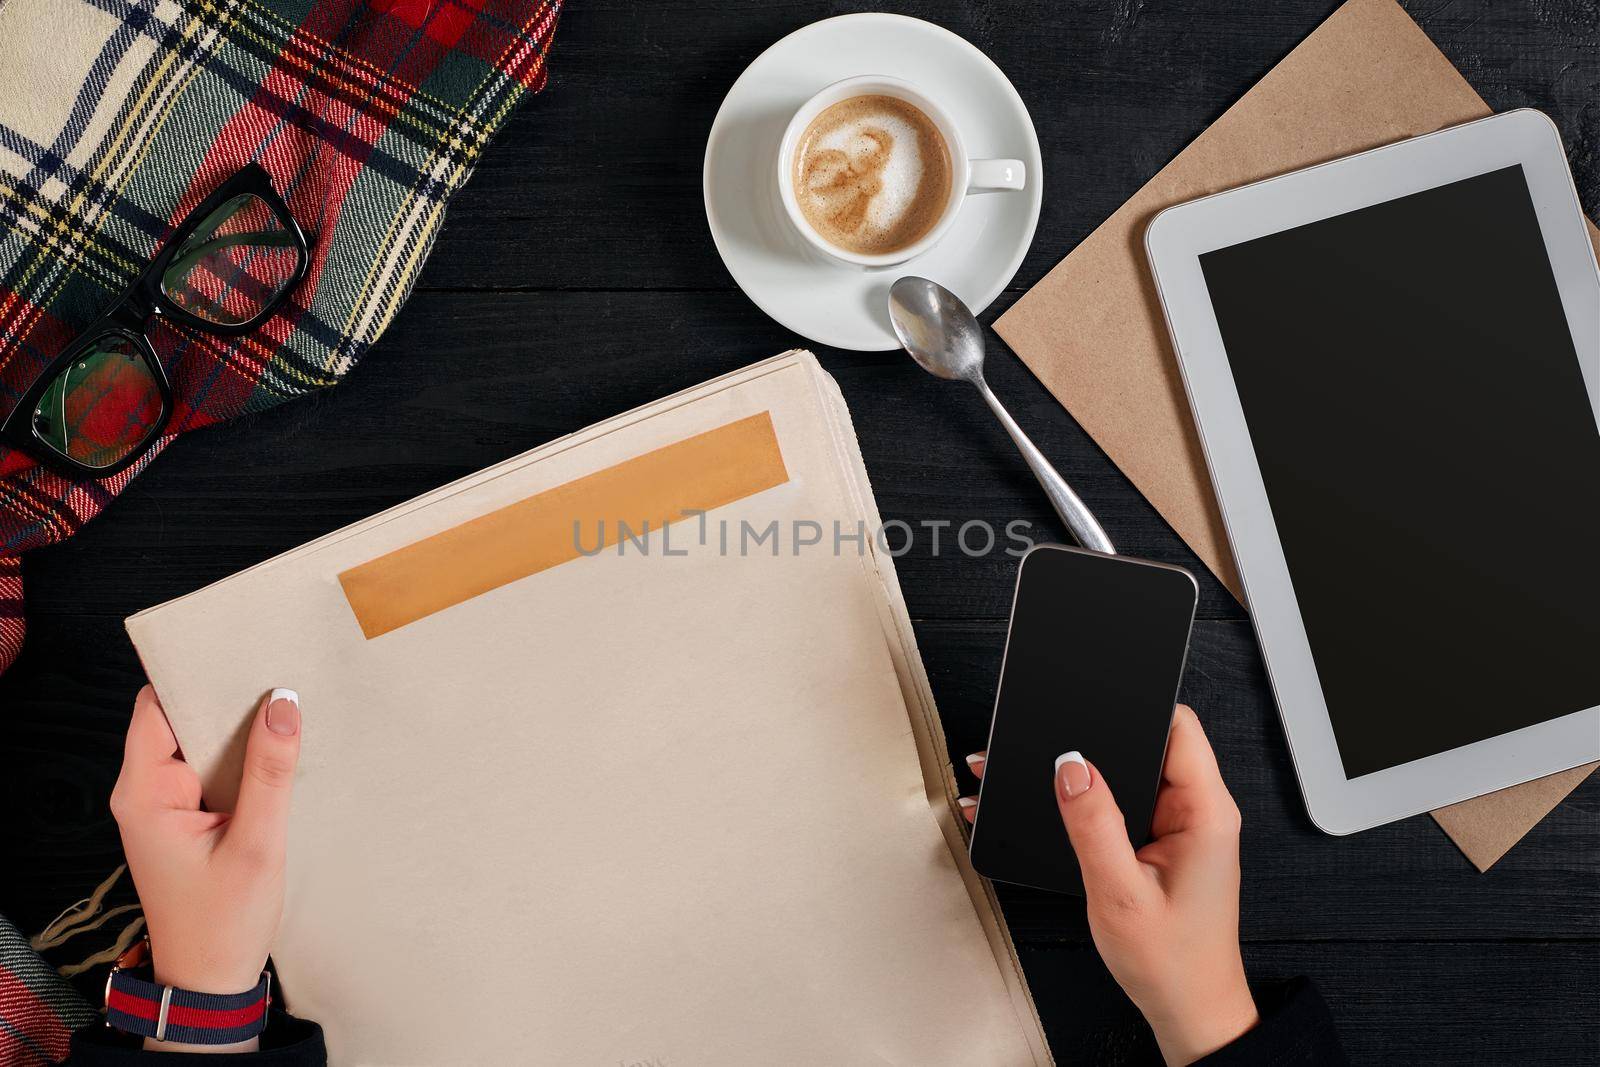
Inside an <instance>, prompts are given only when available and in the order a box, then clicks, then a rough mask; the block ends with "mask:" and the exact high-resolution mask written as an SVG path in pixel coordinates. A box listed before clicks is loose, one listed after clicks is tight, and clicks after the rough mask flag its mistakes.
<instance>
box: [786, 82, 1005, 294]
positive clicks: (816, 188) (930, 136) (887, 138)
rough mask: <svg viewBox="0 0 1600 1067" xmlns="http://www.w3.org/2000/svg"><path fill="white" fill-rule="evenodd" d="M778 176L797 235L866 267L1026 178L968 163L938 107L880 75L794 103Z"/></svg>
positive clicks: (925, 241)
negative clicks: (970, 203)
mask: <svg viewBox="0 0 1600 1067" xmlns="http://www.w3.org/2000/svg"><path fill="white" fill-rule="evenodd" d="M830 109H833V110H831V111H830ZM819 119H821V120H822V121H821V124H820V128H817V129H813V127H814V125H818V123H819ZM897 151H898V152H899V153H900V154H901V155H900V157H897V156H896V155H895V153H896V152H897ZM801 153H805V158H804V159H802V158H801ZM913 157H914V158H913ZM777 171H778V174H777V179H778V198H779V200H780V201H781V202H782V203H783V208H784V212H785V214H787V215H788V217H789V220H790V221H791V222H792V223H793V224H794V227H795V229H797V230H799V231H800V235H801V237H803V238H804V239H805V240H806V241H807V242H809V243H810V244H811V245H812V246H813V247H814V248H816V249H817V250H818V251H819V252H821V253H822V254H823V255H825V256H828V257H830V258H832V259H835V260H838V261H839V262H842V263H848V264H851V265H853V266H857V267H865V268H872V267H888V266H893V265H894V264H897V263H904V262H905V261H907V260H909V259H913V258H915V257H916V256H919V255H921V254H922V253H923V252H926V251H927V250H928V249H930V248H932V247H933V246H934V245H935V244H937V243H938V242H939V240H940V239H941V238H943V237H944V235H945V234H947V233H948V232H949V231H950V228H951V227H952V226H954V225H955V221H956V217H957V216H958V215H959V214H960V212H961V207H962V205H963V204H964V203H965V202H966V198H967V195H968V194H970V193H974V192H980V191H988V190H1017V189H1021V188H1023V185H1024V183H1025V182H1026V180H1027V174H1026V168H1025V167H1024V166H1023V164H1022V161H1021V160H1016V159H972V158H971V157H970V156H968V154H967V148H966V141H965V140H964V139H963V137H962V136H961V130H960V128H959V127H958V126H957V125H956V124H955V122H954V121H952V120H951V118H950V116H949V113H948V112H946V111H945V109H944V108H943V107H941V106H940V105H939V104H938V102H937V101H935V100H934V99H933V98H932V97H930V96H929V95H928V94H927V93H926V92H924V91H923V90H921V89H919V88H918V87H917V86H915V85H913V84H911V83H910V82H907V81H904V80H902V79H900V78H891V77H887V76H882V75H864V76H861V77H856V78H846V79H845V80H843V81H839V82H834V83H833V84H832V85H829V86H828V87H827V88H825V89H823V90H822V91H821V92H819V93H817V94H816V95H814V96H812V97H811V98H810V99H809V100H807V101H806V102H805V103H804V104H802V105H801V106H800V109H799V110H798V111H796V112H795V114H794V117H793V118H791V119H790V120H789V125H788V127H787V128H786V129H785V130H784V134H783V139H782V140H781V141H780V142H779V146H778V159H777ZM913 172H914V173H913Z"/></svg>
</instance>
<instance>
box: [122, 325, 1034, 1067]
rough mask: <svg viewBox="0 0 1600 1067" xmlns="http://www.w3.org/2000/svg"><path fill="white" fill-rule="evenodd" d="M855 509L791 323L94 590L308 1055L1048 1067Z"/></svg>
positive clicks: (861, 473)
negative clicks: (502, 454)
mask: <svg viewBox="0 0 1600 1067" xmlns="http://www.w3.org/2000/svg"><path fill="white" fill-rule="evenodd" d="M879 527H880V521H879V518H878V514H877V509H876V506H875V504H874V502H873V499H872V493H871V488H870V486H869V485H868V483H867V477H866V471H865V468H864V467H863V466H862V462H861V455H860V451H859V449H858V447H857V444H856V439H855V434H854V431H853V430H852V428H851V424H850V416H849V412H848V411H847V410H846V408H845V405H844V402H843V399H842V398H841V396H840V394H839V391H838V388H837V386H835V384H834V382H833V380H832V379H831V378H830V377H828V375H827V374H825V373H824V372H823V371H822V369H821V368H820V367H819V366H818V364H817V362H816V360H815V359H814V358H813V357H812V356H811V355H810V354H809V353H806V352H790V353H786V354H784V355H781V356H778V357H775V358H773V359H769V360H766V361H764V362H761V363H757V364H755V365H754V366H751V367H748V368H746V369H744V370H741V371H738V372H736V373H733V374H729V375H726V376H724V377H722V378H718V379H716V380H714V381H711V382H708V383H706V384H705V385H702V386H699V387H697V388H694V389H690V390H687V391H685V392H683V393H679V394H677V395H675V396H672V397H668V398H667V399H664V400H661V401H658V402H656V403H653V404H648V405H646V406H644V407H642V408H639V409H637V410H635V411H632V412H630V413H628V414H626V415H622V416H619V417H617V418H614V419H611V420H608V421H606V422H602V423H600V424H598V425H596V426H592V427H590V428H588V429H586V430H582V431H579V432H578V433H575V434H572V435H571V436H568V437H564V438H561V439H560V440H557V441H554V442H552V443H550V444H548V445H545V446H544V447H541V448H538V449H535V450H533V451H532V452H529V453H526V454H525V455H522V456H518V457H516V458H515V459H511V460H508V461H506V462H505V463H502V464H499V465H498V466H495V467H492V468H490V469H488V470H485V471H482V472H480V473H478V474H475V475H472V476H470V477H467V478H464V479H462V480H461V481H458V482H456V483H454V484H451V485H448V486H445V487H444V488H441V489H438V490H435V491H434V492H431V493H428V494H425V495H423V496H421V497H418V498H417V499H415V500H413V501H410V502H409V503H406V504H402V505H400V506H398V507H395V508H392V509H390V510H389V511H386V512H383V513H382V514H379V515H376V516H373V517H372V518H369V519H366V520H364V521H362V522H359V523H356V524H355V525H353V526H350V527H348V528H346V529H344V530H340V531H338V532H336V533H332V534H329V535H328V536H326V537H323V538H320V539H318V540H316V541H313V542H312V543H310V544H308V545H305V546H303V547H301V548H298V549H295V550H293V551H291V552H288V553H285V554H284V555H282V556H279V557H277V558H275V559H271V560H268V561H266V562H265V563H262V564H260V565H258V566H255V567H252V568H250V569H249V570H246V571H244V572H242V573H240V574H237V575H234V576H233V577H230V578H227V579H225V580H223V581H221V582H218V583H216V584H214V585H211V586H208V587H206V588H204V589H201V590H199V591H197V592H194V593H191V594H189V595H187V596H184V597H181V598H179V599H177V600H174V601H171V602H170V603H167V604H163V605H161V606H159V607H155V608H151V609H149V610H147V611H144V612H141V613H139V614H138V615H135V616H134V617H132V618H131V619H129V620H128V630H129V633H130V634H131V635H132V637H133V641H134V644H135V646H136V647H137V649H138V651H139V655H140V657H141V658H142V659H143V661H144V664H145V667H146V669H147V670H148V672H149V675H150V679H151V681H152V682H153V684H154V685H155V687H156V690H157V691H158V692H159V694H160V696H161V699H162V703H163V705H164V706H165V708H166V710H167V714H168V715H169V717H170V718H171V720H172V725H173V728H174V730H175V731H176V733H177V736H178V739H179V742H180V743H181V745H182V747H183V751H184V753H185V755H186V757H187V758H188V759H189V761H190V762H191V763H193V764H195V765H196V767H197V768H198V770H199V773H200V775H201V779H202V782H203V783H204V788H205V795H206V797H207V799H208V802H209V803H210V804H211V805H212V806H213V807H214V808H217V809H219V810H227V809H229V808H231V805H232V803H233V800H234V791H235V787H236V783H237V781H238V774H239V767H240V762H241V757H242V753H243V747H242V746H243V737H244V729H245V727H246V725H247V723H248V721H249V719H250V715H251V713H252V711H253V710H254V708H255V707H256V705H257V703H258V702H259V700H260V698H261V696H262V694H263V692H264V691H265V690H266V689H269V688H271V687H273V686H278V685H283V686H292V687H294V688H295V689H297V690H298V691H299V693H300V696H301V700H302V702H303V706H304V709H305V713H304V714H305V718H304V730H305V740H304V746H303V751H302V756H301V763H300V769H299V776H298V780H297V783H296V789H295V799H294V813H293V817H292V822H291V828H290V845H289V875H288V897H287V903H286V907H285V915H284V920H283V926H282V930H281V932H280V934H279V937H278V941H277V945H276V949H275V951H274V960H275V963H276V966H277V969H278V973H279V976H280V980H281V983H282V989H283V990H284V993H285V995H286V997H287V1006H288V1007H289V1009H290V1010H291V1011H294V1012H295V1013H297V1014H300V1015H303V1016H306V1017H308V1018H312V1019H316V1020H317V1021H319V1022H321V1023H322V1025H323V1026H324V1028H325V1029H326V1032H327V1038H328V1045H329V1050H330V1054H331V1057H332V1060H333V1062H336V1063H342V1064H344V1063H382V1064H394V1063H427V1064H442V1063H487V1062H504V1063H509V1062H530V1061H534V1062H540V1063H559V1064H576V1063H593V1064H615V1063H618V1062H622V1063H632V1062H636V1061H644V1062H659V1063H669V1064H741V1065H743V1064H751V1063H817V1064H821V1063H828V1064H844V1063H873V1064H916V1065H929V1064H963V1065H968V1064H977V1063H981V1064H985V1065H996V1064H998V1065H1006V1064H1042V1063H1048V1062H1049V1061H1050V1053H1049V1050H1048V1048H1047V1046H1046V1043H1045V1040H1044V1036H1043V1033H1042V1030H1041V1028H1040V1025H1039V1021H1038V1016H1037V1014H1036V1012H1035V1011H1034V1007H1033V1003H1032V1000H1031V998H1030V996H1029V993H1028V988H1027V985H1026V982H1025V981H1024V978H1023V975H1022V971H1021V968H1020V966H1019V965H1018V961H1017V957H1016V953H1015V951H1014V949H1013V947H1012V944H1011V940H1010V937H1009V935H1008V933H1007V931H1006V928H1005V925H1004V921H1003V920H1002V918H1001V916H1000V914H999V911H998V908H997V907H996V905H995V901H994V899H993V896H992V893H991V892H990V889H989V887H988V885H987V883H986V882H984V881H983V880H982V879H981V878H979V877H978V876H977V875H975V874H974V873H973V871H972V869H971V868H970V867H969V866H968V864H967V860H966V853H965V846H964V841H963V833H962V829H961V821H960V819H959V815H958V812H957V809H956V805H955V797H956V791H955V783H954V779H953V777H952V774H951V771H950V761H949V756H948V754H947V753H946V751H945V745H944V735H943V732H942V730H941V727H940V725H939V719H938V713H937V711H936V710H935V708H934V704H933V699H932V696H931V694H930V692H929V689H928V683H927V678H926V676H925V674H924V671H923V667H922V663H921V660H920V659H919V657H918V654H917V649H916V644H915V641H914V638H913V635H912V630H911V625H910V620H909V619H908V617H907V614H906V608H905V604H904V602H903V600H902V599H901V595H900V590H899V586H898V583H897V582H896V579H895V573H894V566H893V562H892V560H891V559H890V557H889V555H888V553H887V552H886V551H884V547H883V545H882V543H881V542H880V541H879V539H878V530H879ZM530 1050H532V1051H531V1052H530Z"/></svg>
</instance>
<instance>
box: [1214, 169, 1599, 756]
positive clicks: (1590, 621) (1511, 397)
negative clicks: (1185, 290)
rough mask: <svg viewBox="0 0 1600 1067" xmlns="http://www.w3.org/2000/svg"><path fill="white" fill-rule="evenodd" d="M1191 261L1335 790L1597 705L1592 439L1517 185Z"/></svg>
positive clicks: (1384, 211) (1522, 183) (1377, 212)
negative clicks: (1211, 313) (1303, 643)
mask: <svg viewBox="0 0 1600 1067" xmlns="http://www.w3.org/2000/svg"><path fill="white" fill-rule="evenodd" d="M1200 262H1201V266H1202V268H1203V270H1204V273H1205V279H1206V285H1207V286H1208V288H1209V289H1210V294H1211V300H1212V304H1213V306H1214V307H1215V309H1216V314H1217V321H1218V323H1219V325H1220V327H1221V331H1222V340H1223V344H1224V345H1225V347H1226V349H1227V353H1228V361H1229V363H1230V365H1231V366H1232V368H1233V376H1234V381H1235V383H1236V385H1237V387H1238V391H1239V397H1240V401H1241V403H1242V404H1243V407H1244V415H1245V421H1246V423H1247V424H1248V426H1249V430H1250V436H1251V439H1252V442H1253V443H1254V446H1255V455H1256V459H1257V461H1258V463H1259V464H1260V467H1261V475H1262V478H1263V480H1264V482H1265V484H1266V491H1267V497H1268V499H1269V501H1270V503H1271V505H1272V514H1273V518H1274V520H1275V521H1276V523H1277V527H1278V533H1279V537H1280V538H1281V540H1282V542H1283V550H1284V555H1285V557H1286V558H1287V561H1288V567H1289V575H1290V578H1291V580H1292V582H1293V584H1294V591H1295V596H1296V598H1297V599H1298V601H1299V604H1300V611H1301V614H1302V617H1303V618H1304V620H1305V626H1306V631H1307V634H1308V636H1309V639H1310V644H1311V652H1312V656H1313V658H1314V660H1315V662H1316V669H1317V674H1318V678H1319V680H1320V682H1321V684H1322V691H1323V694H1324V696H1325V697H1326V700H1327V704H1328V712H1329V715H1330V717H1331V719H1332V723H1333V730H1334V734H1335V735H1336V737H1337V740H1338V745H1339V755H1340V757H1341V758H1342V760H1343V762H1344V770H1345V774H1346V775H1347V776H1349V777H1352V778H1353V777H1357V776H1359V775H1363V774H1368V773H1370V772H1373V771H1378V770H1382V769H1384V768H1386V767H1393V766H1395V765H1397V764H1401V763H1405V762H1407V761H1409V760H1414V759H1419V758H1421V757H1424V756H1429V755H1433V754H1435V753H1438V752H1443V751H1446V750H1447V749H1451V748H1456V747H1458V746H1460V745H1465V744H1470V743H1471V742H1474V741H1479V740H1482V739H1484V738H1487V737H1493V736H1495V735H1497V734H1502V733H1505V732H1507V731H1510V730H1516V729H1519V728H1521V727H1525V726H1529V725H1532V724H1534V723H1538V722H1543V721H1545V720H1548V719H1553V718H1556V717H1558V716H1561V715H1566V714H1569V713H1571V712H1575V711H1580V710H1583V709H1585V708H1590V707H1594V706H1596V705H1600V431H1597V429H1596V425H1595V416H1594V412H1593V410H1592V408H1591V407H1590V403H1589V399H1588V395H1587V393H1586V392H1585V389H1584V381H1583V377H1582V372H1581V370H1580V365H1579V359H1580V353H1578V352H1577V351H1575V349H1574V345H1573V341H1572V334H1571V332H1570V331H1569V329H1568V327H1567V322H1566V319H1565V317H1564V315H1563V311H1562V305H1561V301H1560V298H1559V297H1558V295H1557V292H1556V284H1555V277H1554V275H1553V273H1552V271H1551V267H1550V261H1549V258H1548V257H1547V255H1546V254H1545V249H1544V243H1543V240H1542V237H1541V235H1540V230H1539V226H1538V222H1537V220H1536V218H1535V215H1534V208H1533V202H1532V200H1531V198H1530V196H1529V193H1528V186H1527V183H1526V180H1525V179H1524V177H1523V173H1522V168H1521V167H1520V166H1511V167H1507V168H1506V169H1504V170H1498V171H1494V172H1492V173H1489V174H1484V175H1480V176H1478V177H1475V178H1468V179H1466V180H1464V181H1458V182H1454V183H1452V184H1450V185H1445V186H1441V187H1439V188H1436V189H1431V190H1428V191H1426V192H1421V193H1417V194H1414V195H1411V196H1407V197H1404V198H1402V199H1399V200H1393V201H1389V202H1386V203H1383V204H1377V205H1375V206H1372V207H1368V208H1363V209H1361V210H1359V211H1354V212H1351V213H1349V214H1346V215H1340V216H1337V217H1334V218H1330V219H1325V220H1323V221H1321V222H1316V223H1312V224H1310V225H1306V226H1300V227H1298V228H1295V229H1292V230H1286V231H1284V232H1282V233H1277V234H1273V235H1271V236H1268V237H1262V238H1259V239H1257V240H1253V241H1249V242H1247V243H1244V244H1240V245H1235V246H1233V247H1230V248H1224V249H1220V250H1218V251H1215V252H1210V253H1207V254H1205V255H1203V256H1201V257H1200ZM1581 358H1582V359H1583V360H1586V361H1588V363H1589V370H1590V371H1591V373H1596V374H1600V365H1597V363H1600V352H1584V353H1581Z"/></svg>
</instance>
